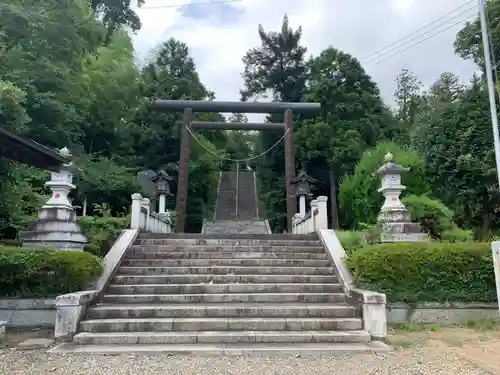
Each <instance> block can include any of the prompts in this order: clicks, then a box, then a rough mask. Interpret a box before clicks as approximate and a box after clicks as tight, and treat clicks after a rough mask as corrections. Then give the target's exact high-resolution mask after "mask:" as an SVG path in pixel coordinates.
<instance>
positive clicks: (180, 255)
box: [126, 250, 328, 260]
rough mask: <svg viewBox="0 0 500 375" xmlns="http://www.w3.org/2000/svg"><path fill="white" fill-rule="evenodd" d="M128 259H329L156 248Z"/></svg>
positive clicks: (129, 255)
mask: <svg viewBox="0 0 500 375" xmlns="http://www.w3.org/2000/svg"><path fill="white" fill-rule="evenodd" d="M126 258H127V259H176V260H179V259H269V258H275V259H315V260H326V259H328V258H327V256H326V253H300V252H297V253H296V252H278V253H271V252H267V253H259V252H249V251H247V252H232V251H225V252H223V251H221V252H201V253H200V252H190V251H189V252H188V251H183V252H172V253H169V252H157V251H154V250H151V251H150V252H148V251H134V252H132V251H131V250H129V251H128V252H127V255H126Z"/></svg>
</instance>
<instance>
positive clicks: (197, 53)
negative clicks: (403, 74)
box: [134, 0, 475, 103]
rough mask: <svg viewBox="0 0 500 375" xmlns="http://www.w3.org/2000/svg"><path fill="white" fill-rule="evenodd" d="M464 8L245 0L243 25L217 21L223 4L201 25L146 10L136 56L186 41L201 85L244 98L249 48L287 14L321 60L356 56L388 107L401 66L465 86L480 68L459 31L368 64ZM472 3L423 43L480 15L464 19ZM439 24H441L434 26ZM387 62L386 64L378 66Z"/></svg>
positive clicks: (444, 3)
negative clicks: (466, 53)
mask: <svg viewBox="0 0 500 375" xmlns="http://www.w3.org/2000/svg"><path fill="white" fill-rule="evenodd" d="M165 1H166V0H147V2H146V7H151V6H158V5H165V4H166V2H165ZM181 1H182V0H179V2H178V3H176V4H179V3H181ZM184 1H186V0H184ZM206 1H211V0H206ZM465 3H466V0H439V1H436V0H418V1H416V0H414V1H412V0H335V1H332V0H274V1H269V0H242V1H241V2H234V3H232V4H231V6H232V7H234V8H235V9H236V10H239V11H241V12H240V13H236V14H235V15H234V17H237V19H236V20H231V17H233V12H227V17H228V19H225V20H224V21H225V22H222V21H221V15H220V14H218V15H217V16H216V15H215V12H214V10H215V7H218V6H219V5H206V6H203V7H204V8H205V9H206V12H207V13H206V17H204V18H201V19H196V20H194V19H190V18H187V17H185V16H183V14H182V13H183V10H185V8H184V9H183V8H155V9H149V10H148V9H143V10H138V13H139V15H140V17H141V20H142V22H143V29H142V30H141V31H140V32H139V34H138V35H136V36H134V45H135V48H136V51H137V53H138V54H139V55H140V56H145V55H146V54H147V52H148V51H149V50H150V49H151V48H152V47H154V46H155V45H157V44H158V43H159V42H161V41H163V40H165V39H167V38H169V37H175V38H177V39H180V40H182V41H184V42H185V43H187V44H188V46H189V47H190V50H191V54H192V56H193V57H194V59H195V62H196V64H197V68H198V71H199V73H200V76H201V79H202V81H203V83H204V84H205V85H206V86H207V87H208V88H210V89H211V90H214V91H215V93H216V96H217V99H218V100H238V99H239V92H238V90H239V89H240V88H242V86H243V82H242V79H241V72H242V70H243V64H242V61H241V58H242V56H243V55H244V54H245V52H246V51H247V50H248V49H250V48H252V47H256V46H258V45H259V44H260V43H259V37H258V34H257V28H258V25H259V24H262V25H263V26H264V28H265V29H266V30H272V29H273V30H276V29H279V27H280V26H281V21H282V18H283V15H284V14H285V13H287V14H288V15H289V18H290V23H291V25H292V26H293V27H294V28H295V27H297V26H299V25H301V26H302V27H303V31H304V34H303V44H304V45H305V46H306V47H307V48H308V50H309V52H310V53H312V54H318V53H319V52H321V50H323V49H324V48H327V47H328V46H330V45H331V46H333V47H336V48H340V49H342V50H344V51H345V52H347V53H350V54H352V55H354V56H356V57H357V58H359V59H360V60H361V61H362V63H363V66H364V67H365V69H366V70H367V71H368V73H369V74H371V75H372V77H373V78H374V80H375V81H376V82H377V83H378V84H379V87H380V89H381V91H382V95H383V97H384V99H385V101H386V102H387V103H390V102H391V101H392V96H393V92H394V89H395V85H394V79H395V77H396V75H397V74H398V73H399V71H400V70H401V69H403V68H408V69H410V70H412V71H414V72H415V73H416V74H417V75H418V76H419V78H420V79H421V80H422V82H423V83H424V84H426V85H430V84H431V83H432V82H433V81H434V80H435V79H436V78H437V76H438V75H439V74H440V73H442V72H444V71H451V72H454V73H456V74H458V75H460V76H461V77H462V78H463V80H464V81H467V80H468V79H469V78H470V76H471V74H472V72H473V71H474V69H475V66H474V65H473V64H472V63H471V62H467V61H463V60H462V59H460V58H459V57H458V56H456V55H455V54H454V52H453V42H454V40H455V34H456V32H457V31H458V30H459V29H460V27H461V25H456V26H454V27H452V28H450V29H449V30H447V31H443V32H442V33H440V34H439V35H437V36H436V37H434V38H431V39H429V40H428V41H426V42H423V43H421V44H419V45H418V46H415V47H414V48H411V49H409V50H408V51H405V52H402V53H398V51H399V50H395V51H394V52H392V53H388V54H386V55H384V56H382V57H380V58H379V60H377V59H373V58H372V60H371V61H370V62H369V63H368V62H366V63H365V61H364V58H365V57H368V56H370V55H372V54H373V53H374V52H376V51H377V50H379V49H381V48H383V47H385V46H387V45H389V44H391V43H392V42H394V41H396V40H398V39H400V38H402V37H404V36H406V35H408V34H410V33H412V32H414V31H415V30H417V29H419V28H420V27H422V26H424V25H426V24H428V23H430V22H432V21H434V20H435V19H437V18H439V17H441V16H442V15H444V14H445V13H447V12H449V11H451V10H453V9H454V8H457V7H459V6H461V5H463V4H465ZM474 3H475V2H473V3H471V4H468V5H467V6H465V7H463V8H461V10H459V11H457V12H456V13H454V14H453V15H450V16H449V17H448V19H451V18H452V17H453V16H457V17H456V19H454V20H452V21H448V22H445V21H444V20H443V21H440V22H441V23H443V22H444V24H442V25H441V26H440V27H438V28H437V29H436V30H435V31H429V32H428V33H427V34H425V37H428V36H431V35H432V34H434V33H437V32H439V31H441V30H443V29H445V28H446V27H448V26H451V25H453V23H455V22H457V21H461V20H463V19H465V18H466V17H467V16H468V15H472V16H473V15H474V10H471V11H469V12H468V13H465V14H463V15H460V16H458V15H459V14H460V12H461V11H464V10H466V9H468V8H470V7H472V6H473V5H474ZM169 4H170V3H169ZM172 4H175V3H172ZM226 6H227V5H226ZM231 21H233V22H231ZM436 26H439V23H436V24H434V25H433V26H432V27H436ZM432 27H430V29H432ZM424 32H425V31H422V32H421V33H424ZM423 38H424V37H422V38H421V39H423ZM410 39H411V38H410ZM419 40H420V39H417V40H415V41H413V42H411V43H409V44H408V45H410V44H414V43H416V42H418V41H419ZM402 44H403V43H402ZM402 48H403V47H401V48H400V49H402ZM392 54H395V55H394V56H391V55H392ZM383 58H386V59H387V60H385V61H380V60H381V59H383ZM378 61H380V63H377V62H378Z"/></svg>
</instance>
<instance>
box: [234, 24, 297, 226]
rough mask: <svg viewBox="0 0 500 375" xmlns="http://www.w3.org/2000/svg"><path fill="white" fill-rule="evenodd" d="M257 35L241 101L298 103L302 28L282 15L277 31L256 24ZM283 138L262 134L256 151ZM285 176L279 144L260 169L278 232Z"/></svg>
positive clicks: (247, 59)
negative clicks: (257, 41)
mask: <svg viewBox="0 0 500 375" xmlns="http://www.w3.org/2000/svg"><path fill="white" fill-rule="evenodd" d="M258 32H259V37H260V42H261V45H260V46H259V47H256V48H252V49H251V50H249V51H248V52H247V53H246V55H245V56H244V57H243V64H244V66H245V70H244V72H243V74H242V75H243V80H244V86H245V87H244V89H243V90H241V97H242V100H250V99H254V98H257V97H259V96H263V97H267V96H269V94H270V96H271V98H272V100H274V101H288V102H299V101H301V99H302V97H303V95H304V90H305V84H306V73H307V63H306V60H305V54H306V48H305V47H303V46H302V45H301V38H302V28H301V27H299V28H298V29H297V30H293V29H292V28H291V27H290V25H289V21H288V17H287V16H286V15H285V16H284V18H283V23H282V25H281V29H280V31H269V32H266V31H265V30H264V28H263V27H262V25H259V30H258ZM296 119H297V118H296ZM269 120H271V121H273V122H281V121H283V118H282V116H281V115H277V116H271V117H270V118H269ZM282 136H283V132H281V131H265V132H262V134H261V136H260V138H259V140H258V143H257V149H258V152H264V151H266V150H268V149H269V148H270V147H272V146H273V145H274V144H275V143H276V142H278V140H279V139H280V138H281V137H282ZM284 173H285V172H284V148H283V145H282V144H280V145H278V147H275V148H273V149H272V150H271V151H270V152H269V153H268V154H266V155H265V156H263V157H262V159H261V160H260V169H259V177H260V181H261V184H262V185H263V186H262V190H261V191H263V192H265V193H264V196H263V199H264V202H265V205H266V207H267V208H268V212H267V214H268V217H269V218H270V219H271V222H272V225H273V226H274V227H275V229H276V230H278V231H279V230H283V229H285V228H286V203H285V195H286V193H285V182H284Z"/></svg>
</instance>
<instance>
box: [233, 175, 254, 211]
mask: <svg viewBox="0 0 500 375" xmlns="http://www.w3.org/2000/svg"><path fill="white" fill-rule="evenodd" d="M255 184H256V182H255V173H254V172H252V171H240V172H239V174H238V202H237V208H238V213H237V216H236V217H237V218H238V220H256V219H258V212H257V194H256V191H255V190H256V185H255Z"/></svg>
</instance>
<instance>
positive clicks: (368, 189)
mask: <svg viewBox="0 0 500 375" xmlns="http://www.w3.org/2000/svg"><path fill="white" fill-rule="evenodd" d="M387 152H391V153H392V154H393V155H394V161H395V162H396V163H399V164H402V165H404V166H405V167H410V168H411V170H410V171H409V172H408V173H406V174H405V175H404V176H403V183H404V184H405V185H407V186H408V190H407V194H416V195H421V194H425V193H427V192H428V191H429V185H428V183H427V181H426V179H425V169H424V163H423V161H422V158H421V157H420V156H419V155H418V153H417V152H416V151H414V150H413V149H410V148H405V147H401V146H398V145H397V144H395V143H390V142H384V143H380V144H379V145H377V147H376V148H374V149H372V150H368V151H365V152H364V153H363V156H362V157H361V160H360V161H359V163H358V165H357V166H356V168H355V170H354V173H353V174H352V175H349V176H346V177H344V178H343V180H342V182H341V184H340V187H339V204H340V213H341V215H342V223H343V225H344V226H345V227H346V228H356V229H358V228H359V224H360V223H359V222H360V221H363V222H365V223H369V224H375V222H376V220H377V214H378V213H379V211H380V207H382V203H383V196H382V194H380V193H379V192H378V191H377V190H378V188H379V187H380V179H379V178H378V177H377V176H376V175H374V173H375V172H376V170H377V169H378V168H379V167H380V166H381V165H382V164H383V163H384V156H385V154H387Z"/></svg>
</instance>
